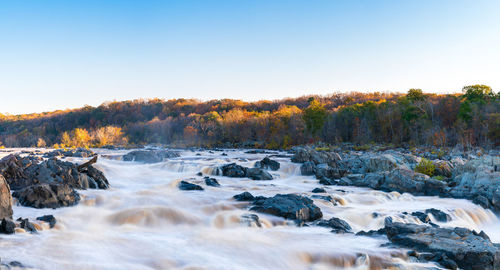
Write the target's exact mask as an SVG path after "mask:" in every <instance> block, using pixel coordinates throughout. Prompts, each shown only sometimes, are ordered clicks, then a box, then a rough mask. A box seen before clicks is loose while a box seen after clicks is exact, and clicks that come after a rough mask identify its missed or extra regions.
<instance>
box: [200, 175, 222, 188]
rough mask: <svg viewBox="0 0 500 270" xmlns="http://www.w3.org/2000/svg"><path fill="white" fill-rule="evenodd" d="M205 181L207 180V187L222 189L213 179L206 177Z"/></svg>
mask: <svg viewBox="0 0 500 270" xmlns="http://www.w3.org/2000/svg"><path fill="white" fill-rule="evenodd" d="M203 179H204V180H205V184H206V185H207V186H211V187H220V184H219V182H218V181H217V179H215V178H211V177H208V176H205V177H204V178H203Z"/></svg>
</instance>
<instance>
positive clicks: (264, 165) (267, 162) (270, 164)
mask: <svg viewBox="0 0 500 270" xmlns="http://www.w3.org/2000/svg"><path fill="white" fill-rule="evenodd" d="M255 168H261V169H266V170H272V171H277V170H279V169H280V163H279V162H277V161H275V160H271V159H270V158H268V157H265V158H264V159H262V160H261V161H257V162H255Z"/></svg>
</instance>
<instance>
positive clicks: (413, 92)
mask: <svg viewBox="0 0 500 270" xmlns="http://www.w3.org/2000/svg"><path fill="white" fill-rule="evenodd" d="M320 141H321V142H325V143H329V144H337V143H343V142H351V143H355V144H360V145H362V144H370V143H382V144H392V145H394V146H408V145H414V146H421V145H432V146H437V147H441V146H454V145H456V144H462V145H464V146H466V147H473V146H481V147H488V148H491V147H496V146H500V93H497V94H495V93H494V92H493V91H492V89H491V88H490V87H488V86H485V85H471V86H465V87H464V88H463V91H462V93H461V94H439V95H438V94H425V93H423V92H422V90H420V89H410V90H409V91H408V92H407V93H406V94H400V93H378V92H376V93H335V94H331V95H327V96H303V97H299V98H287V99H281V100H275V101H258V102H244V101H241V100H231V99H223V100H211V101H206V102H202V101H199V100H195V99H172V100H162V99H149V100H142V99H141V100H132V101H122V102H107V103H104V104H102V105H100V106H98V107H91V106H85V107H83V108H79V109H73V110H65V111H54V112H47V113H40V114H25V115H0V143H1V145H4V146H6V147H27V146H39V147H43V146H56V147H89V146H95V147H103V146H107V145H144V144H164V145H172V146H179V147H187V146H204V147H219V146H222V147H256V148H288V147H290V146H293V145H299V144H306V143H314V142H320Z"/></svg>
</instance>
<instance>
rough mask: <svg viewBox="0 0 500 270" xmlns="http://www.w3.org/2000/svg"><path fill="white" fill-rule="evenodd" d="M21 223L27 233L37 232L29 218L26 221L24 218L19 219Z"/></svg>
mask: <svg viewBox="0 0 500 270" xmlns="http://www.w3.org/2000/svg"><path fill="white" fill-rule="evenodd" d="M19 219H20V221H21V226H20V227H21V228H22V229H25V230H26V231H27V232H37V230H36V228H35V226H34V225H33V223H31V222H30V221H29V220H28V219H27V218H25V219H22V218H19Z"/></svg>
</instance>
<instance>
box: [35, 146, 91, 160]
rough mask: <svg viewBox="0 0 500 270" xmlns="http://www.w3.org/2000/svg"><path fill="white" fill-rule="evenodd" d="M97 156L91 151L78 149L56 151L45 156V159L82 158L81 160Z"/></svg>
mask: <svg viewBox="0 0 500 270" xmlns="http://www.w3.org/2000/svg"><path fill="white" fill-rule="evenodd" d="M95 155H96V154H95V153H94V152H92V151H91V150H88V149H85V148H77V149H69V150H63V149H56V150H54V151H50V152H47V153H45V154H44V155H43V157H45V158H53V157H80V158H88V157H92V156H95Z"/></svg>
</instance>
